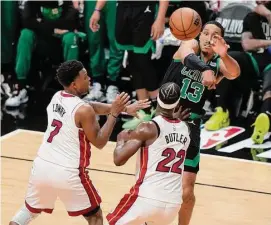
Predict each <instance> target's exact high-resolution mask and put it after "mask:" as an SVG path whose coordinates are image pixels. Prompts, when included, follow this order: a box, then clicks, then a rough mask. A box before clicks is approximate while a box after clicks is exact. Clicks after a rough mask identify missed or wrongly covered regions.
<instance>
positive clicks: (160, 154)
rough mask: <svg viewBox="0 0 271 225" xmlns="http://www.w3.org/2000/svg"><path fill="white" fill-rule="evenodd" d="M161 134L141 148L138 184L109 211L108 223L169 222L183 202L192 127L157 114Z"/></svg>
mask: <svg viewBox="0 0 271 225" xmlns="http://www.w3.org/2000/svg"><path fill="white" fill-rule="evenodd" d="M152 121H153V122H154V123H155V124H156V126H157V129H158V131H159V132H158V133H159V135H158V138H157V139H156V140H155V142H154V143H153V144H151V145H150V146H148V147H142V148H141V150H140V152H139V155H138V156H139V157H138V160H139V162H138V165H139V168H138V169H137V174H136V178H137V181H136V183H135V185H134V186H133V187H132V188H131V190H130V193H129V194H126V195H125V196H124V197H123V198H122V199H121V201H120V202H119V204H118V205H117V207H116V208H115V209H114V210H113V211H112V212H111V213H109V214H108V215H107V217H106V218H107V220H108V222H109V225H142V224H144V223H147V224H155V225H167V224H170V223H171V222H173V220H174V218H175V216H176V215H177V214H178V211H179V209H180V207H181V203H182V174H183V169H184V160H185V156H186V150H187V148H188V146H189V143H190V136H189V128H188V126H187V125H186V123H185V122H182V121H180V120H168V119H166V118H164V117H162V116H157V117H155V118H154V119H153V120H152Z"/></svg>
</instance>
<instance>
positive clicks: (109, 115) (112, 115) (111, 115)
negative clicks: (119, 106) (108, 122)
mask: <svg viewBox="0 0 271 225" xmlns="http://www.w3.org/2000/svg"><path fill="white" fill-rule="evenodd" d="M110 115H111V116H113V117H114V118H115V119H117V118H118V117H117V116H114V115H113V114H112V113H109V116H110Z"/></svg>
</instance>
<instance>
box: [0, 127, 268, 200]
mask: <svg viewBox="0 0 271 225" xmlns="http://www.w3.org/2000/svg"><path fill="white" fill-rule="evenodd" d="M23 132H25V133H31V134H40V135H43V134H44V132H41V131H32V130H24V129H17V130H14V131H12V132H10V133H7V134H5V135H3V136H2V137H0V140H1V141H2V140H6V139H8V138H10V137H12V136H15V135H17V134H19V133H23ZM201 156H204V157H218V158H223V159H226V160H235V161H242V162H247V163H259V164H264V165H267V166H271V164H270V163H265V162H255V161H250V160H245V159H236V158H230V157H224V156H216V155H210V154H204V153H201ZM1 158H5V159H12V160H21V161H27V162H33V161H34V160H32V159H24V158H16V157H10V156H2V155H1ZM87 170H90V171H91V170H92V171H97V172H105V173H114V174H120V175H126V176H134V174H132V173H123V172H117V171H110V170H100V169H89V168H87ZM196 184H197V185H201V186H207V187H214V188H222V189H230V190H236V191H244V192H251V193H257V194H264V195H271V192H262V191H255V190H249V189H242V188H234V187H228V186H221V185H214V184H205V183H198V182H196Z"/></svg>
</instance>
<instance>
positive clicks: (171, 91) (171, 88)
mask: <svg viewBox="0 0 271 225" xmlns="http://www.w3.org/2000/svg"><path fill="white" fill-rule="evenodd" d="M180 95H181V89H180V87H179V85H178V84H175V83H173V82H168V83H165V84H163V85H162V86H161V87H160V89H159V99H160V100H161V101H162V102H163V103H164V104H169V105H170V104H174V103H175V102H177V100H178V99H179V98H180Z"/></svg>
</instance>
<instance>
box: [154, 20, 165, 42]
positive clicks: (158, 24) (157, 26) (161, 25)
mask: <svg viewBox="0 0 271 225" xmlns="http://www.w3.org/2000/svg"><path fill="white" fill-rule="evenodd" d="M164 30H165V21H164V20H162V19H156V20H155V21H154V23H153V25H152V27H151V38H152V40H154V41H156V40H157V39H158V38H160V37H161V36H162V35H163V34H164Z"/></svg>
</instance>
